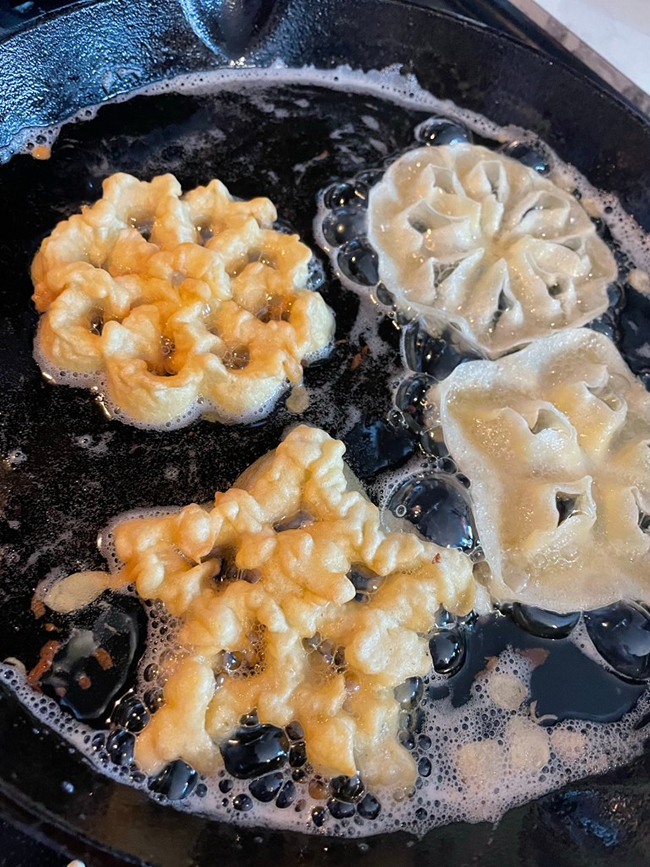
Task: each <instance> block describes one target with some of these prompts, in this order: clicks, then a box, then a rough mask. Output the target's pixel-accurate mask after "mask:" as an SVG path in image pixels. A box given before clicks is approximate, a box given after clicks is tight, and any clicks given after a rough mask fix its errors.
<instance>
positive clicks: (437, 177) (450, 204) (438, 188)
mask: <svg viewBox="0 0 650 867" xmlns="http://www.w3.org/2000/svg"><path fill="white" fill-rule="evenodd" d="M368 238H369V240H370V242H371V244H372V245H373V247H374V248H375V250H376V251H377V254H378V262H379V277H380V279H381V280H382V282H383V283H384V284H385V285H386V287H387V288H388V289H389V290H390V291H391V293H392V294H393V295H394V297H395V299H396V301H397V303H398V305H400V306H402V307H407V308H412V309H413V310H415V311H417V312H418V313H420V314H421V315H422V317H423V318H424V321H425V322H426V323H427V324H428V325H429V327H430V328H431V329H432V331H433V332H434V333H436V332H437V331H438V330H439V329H440V327H441V326H447V325H452V326H454V327H455V328H456V329H458V330H459V331H460V333H461V334H462V336H463V337H464V338H465V339H466V340H467V341H468V342H469V343H470V344H471V345H473V346H475V347H477V348H478V349H479V350H480V351H481V352H482V353H483V354H485V355H487V356H488V357H491V358H494V357H498V356H500V355H503V354H504V353H506V352H508V351H509V350H512V349H514V348H517V347H520V346H523V345H525V344H527V343H530V342H531V341H532V340H535V339H538V338H540V337H544V336H546V335H548V334H551V333H552V332H554V331H556V330H558V329H564V328H570V327H575V326H579V325H584V324H586V323H587V322H589V321H591V320H592V319H594V318H596V317H597V316H599V315H600V314H601V313H603V312H604V311H605V310H606V309H607V306H608V296H607V287H608V285H609V284H610V283H612V282H613V281H614V280H615V279H616V276H617V269H616V264H615V261H614V257H613V256H612V254H611V252H610V250H609V248H608V247H607V245H606V244H605V243H604V241H602V240H601V239H600V238H599V237H598V235H597V233H596V229H595V226H594V224H593V223H592V221H591V219H590V218H589V216H588V214H587V213H586V211H585V210H584V208H583V207H582V206H581V205H580V203H579V202H578V201H577V200H576V199H575V197H574V196H572V195H571V194H570V193H568V192H567V191H566V190H563V189H561V188H560V187H558V186H557V185H556V184H554V183H553V182H552V181H550V180H549V179H547V178H544V177H542V176H541V175H540V174H539V173H538V172H536V171H535V170H534V169H531V168H528V167H527V166H525V165H522V164H521V163H520V162H518V161H517V160H515V159H513V158H511V157H508V156H506V155H504V154H499V153H496V152H494V151H492V150H489V149H488V148H485V147H482V146H478V145H471V144H452V145H440V146H438V147H424V148H417V149H415V150H411V151H408V152H407V153H405V154H404V155H403V156H401V157H400V158H399V159H398V160H396V161H395V162H394V163H393V164H392V165H391V166H390V167H389V168H388V169H387V171H386V173H385V175H384V177H383V178H382V180H381V181H380V182H379V183H378V184H377V185H376V186H375V187H373V189H372V190H371V192H370V197H369V208H368Z"/></svg>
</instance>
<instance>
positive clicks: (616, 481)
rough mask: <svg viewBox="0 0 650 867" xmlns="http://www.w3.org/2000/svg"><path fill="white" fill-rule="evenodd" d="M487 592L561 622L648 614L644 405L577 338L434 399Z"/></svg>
mask: <svg viewBox="0 0 650 867" xmlns="http://www.w3.org/2000/svg"><path fill="white" fill-rule="evenodd" d="M437 388H438V389H439V392H438V398H439V400H440V416H441V420H442V427H443V432H444V436H445V441H446V442H447V443H448V444H449V448H450V451H451V453H452V455H453V457H454V460H455V461H456V462H457V463H458V465H459V466H460V468H461V470H462V471H463V473H465V474H466V475H467V476H468V478H469V479H470V481H471V494H472V499H473V501H474V505H475V517H476V523H477V528H478V534H479V538H480V540H481V544H482V546H483V549H484V551H485V555H486V559H487V561H488V564H489V565H490V567H491V570H492V573H493V585H492V588H491V589H492V591H493V593H494V595H495V596H497V597H498V598H500V599H517V600H519V601H522V602H526V603H529V604H532V605H537V606H540V607H543V608H549V609H552V610H559V611H572V610H576V609H580V608H583V609H588V608H595V607H597V606H600V605H606V604H608V603H610V602H613V601H615V600H617V599H621V598H626V597H627V598H632V599H640V600H643V601H645V602H650V536H649V535H648V528H649V527H650V518H649V517H648V516H649V515H650V448H649V446H650V396H649V395H648V393H647V392H646V390H645V388H644V387H643V385H642V384H641V382H639V381H638V380H637V379H636V378H635V377H634V376H633V375H632V373H631V372H630V370H629V369H628V368H627V366H626V365H625V363H624V361H623V359H622V358H621V356H620V355H619V353H618V350H617V349H616V347H615V346H614V344H613V343H612V342H611V341H610V340H609V339H608V338H607V337H605V336H603V335H602V334H598V333H596V332H594V331H591V330H589V329H587V328H579V329H575V330H570V331H566V332H564V333H562V334H555V335H552V336H551V337H547V338H545V339H543V340H538V341H536V342H535V343H533V344H532V345H531V346H529V347H527V348H526V349H524V350H522V351H521V352H519V353H516V354H515V355H511V356H509V357H507V358H503V359H500V360H499V361H473V362H469V363H468V364H463V365H461V366H460V367H458V368H456V370H455V371H454V372H453V373H452V374H451V376H450V377H449V378H448V379H446V380H445V381H443V382H442V383H441V384H440V385H439V386H438V387H437Z"/></svg>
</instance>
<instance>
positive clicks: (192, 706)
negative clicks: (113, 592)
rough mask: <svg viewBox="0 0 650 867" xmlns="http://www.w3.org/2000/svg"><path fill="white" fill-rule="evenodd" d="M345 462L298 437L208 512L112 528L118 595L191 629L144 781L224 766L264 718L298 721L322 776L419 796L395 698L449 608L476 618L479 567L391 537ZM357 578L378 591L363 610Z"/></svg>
mask: <svg viewBox="0 0 650 867" xmlns="http://www.w3.org/2000/svg"><path fill="white" fill-rule="evenodd" d="M343 453H344V446H343V444H342V443H341V442H339V441H337V440H334V439H332V438H331V437H329V436H328V435H327V434H326V433H325V432H324V431H321V430H318V429H317V428H310V427H306V426H300V427H297V428H295V429H294V430H292V431H291V432H290V433H289V435H288V436H287V437H286V438H285V440H284V441H283V442H282V443H281V444H280V445H279V446H278V447H277V449H276V450H275V451H273V452H271V453H270V454H269V455H267V456H265V457H264V458H262V459H261V460H260V461H258V462H257V463H256V464H254V465H253V466H252V467H251V468H250V469H249V470H247V471H246V473H244V475H243V476H242V477H241V478H240V479H239V480H238V481H237V482H236V486H235V487H233V488H231V489H230V490H228V491H226V492H224V493H217V494H216V495H215V499H214V504H213V505H212V506H210V507H201V506H198V505H190V506H187V507H185V508H184V509H182V510H181V511H180V512H177V513H174V514H169V515H165V516H162V517H145V518H130V519H126V520H124V521H122V522H120V523H118V524H117V525H116V527H115V544H116V553H117V555H118V557H119V558H120V560H121V561H122V562H123V563H124V567H123V569H122V570H121V572H120V573H119V575H118V576H116V577H115V579H114V581H115V583H116V584H117V585H120V584H124V583H128V582H134V583H135V587H136V590H137V592H138V594H139V595H140V596H141V597H143V598H145V599H160V600H162V601H163V602H164V603H165V605H166V607H167V609H168V610H169V611H170V612H171V613H172V614H173V615H175V616H177V617H178V618H180V621H181V624H182V626H181V629H180V633H179V644H180V647H181V648H182V650H183V651H184V653H181V656H180V661H179V662H177V664H176V667H175V668H172V670H171V673H170V676H169V679H168V680H167V683H166V685H165V687H164V699H165V705H164V706H163V707H162V708H161V709H160V710H159V711H158V712H157V713H156V714H155V715H154V716H153V718H152V720H151V722H150V723H149V724H148V726H147V727H146V729H145V730H144V731H143V732H142V734H141V735H139V737H138V739H137V742H136V759H137V761H138V763H139V764H140V765H141V766H142V767H143V768H144V769H145V770H146V771H148V772H153V771H155V770H156V769H158V768H159V767H160V766H161V765H163V764H165V763H166V762H170V761H173V760H174V759H177V758H179V757H180V758H183V759H184V760H186V761H188V762H190V763H192V764H193V765H195V766H196V767H197V768H198V769H199V770H201V771H203V772H206V773H209V772H211V771H213V770H214V769H215V768H219V767H220V766H221V764H222V757H221V752H220V748H219V745H220V744H221V743H222V742H223V741H224V740H225V739H226V738H227V737H228V736H229V734H230V733H231V732H232V731H233V729H235V728H236V727H237V725H238V720H239V719H240V717H241V716H242V714H245V713H247V712H249V711H251V710H252V709H253V708H256V709H257V714H258V717H259V719H260V721H261V722H264V723H271V724H273V725H276V726H285V725H287V724H288V723H289V722H291V721H292V720H296V719H297V720H299V721H300V723H301V724H302V726H303V728H304V731H305V740H306V746H307V755H308V758H309V760H310V762H311V763H312V765H313V766H314V768H315V769H316V770H317V771H318V772H320V773H323V774H327V775H333V774H354V773H355V771H357V770H358V771H360V772H361V773H362V774H363V775H364V778H365V779H366V780H367V781H368V782H370V783H372V784H387V785H410V784H412V783H413V781H414V779H415V765H414V762H413V759H412V757H411V755H410V753H409V752H408V751H407V750H406V749H405V748H404V747H403V746H402V745H401V744H400V743H399V742H398V740H397V732H398V717H399V712H400V706H399V703H398V702H397V700H396V699H395V697H394V695H393V690H394V687H395V686H397V685H398V684H400V683H402V682H403V681H404V680H406V679H407V678H409V677H415V676H423V675H425V674H427V672H428V671H429V669H430V667H431V659H430V656H429V649H428V642H427V639H426V637H425V636H426V633H427V632H429V631H430V630H431V629H432V628H433V626H434V624H435V615H436V612H437V611H438V608H439V606H440V605H444V606H445V607H446V608H447V609H448V610H450V611H454V612H458V613H466V612H467V611H469V610H470V609H471V608H472V605H473V603H474V588H475V585H474V581H473V577H472V571H471V566H470V561H469V559H468V558H467V557H466V556H465V555H464V554H461V553H460V552H458V551H453V550H446V549H441V548H439V547H438V546H436V545H434V544H432V543H430V542H426V541H422V540H420V539H419V538H418V537H417V536H416V535H415V534H413V533H407V532H405V533H402V532H385V531H384V530H383V528H382V526H381V523H380V513H379V510H378V509H377V507H376V506H374V505H373V504H372V503H371V502H370V501H369V500H368V499H366V497H365V496H364V495H363V494H362V493H360V492H359V490H358V489H357V487H356V486H355V485H351V484H350V481H351V478H350V473H349V470H348V469H347V468H346V467H345V464H344V462H343ZM355 575H357V576H359V575H360V576H362V579H363V580H364V581H365V582H366V583H365V585H364V586H365V587H366V589H367V588H368V586H370V585H371V586H370V589H369V590H368V593H367V594H361V595H362V596H363V597H364V600H363V601H357V599H358V597H357V599H355V596H357V590H358V587H357V586H356V585H355V583H354V582H355ZM228 660H230V662H228Z"/></svg>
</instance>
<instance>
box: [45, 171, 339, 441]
mask: <svg viewBox="0 0 650 867" xmlns="http://www.w3.org/2000/svg"><path fill="white" fill-rule="evenodd" d="M275 218H276V211H275V208H274V206H273V204H272V203H271V202H270V201H269V200H268V199H263V198H258V199H252V200H251V201H248V202H246V201H236V200H234V199H233V198H232V196H231V195H230V194H229V192H228V190H227V189H226V188H225V186H224V185H223V184H222V183H221V182H220V181H217V180H214V181H211V182H210V183H209V184H208V185H207V186H206V187H198V188H197V189H195V190H192V191H190V192H188V193H187V194H185V195H184V196H182V195H181V188H180V185H179V183H178V181H177V180H176V179H175V178H174V177H173V176H172V175H162V176H160V177H156V178H154V179H153V180H152V181H151V182H146V181H139V180H137V179H136V178H134V177H131V176H130V175H126V174H116V175H112V176H111V177H109V178H107V180H106V181H105V182H104V194H103V197H102V198H101V199H100V200H99V201H98V202H96V203H95V204H94V205H92V206H91V207H86V208H84V209H83V210H82V212H81V213H80V214H75V215H74V216H72V217H70V219H68V220H66V221H64V222H61V223H59V224H58V226H56V227H55V229H54V231H53V232H52V234H51V235H50V236H49V237H48V238H46V239H45V241H44V242H43V244H42V246H41V248H40V250H39V252H38V253H37V255H36V258H35V259H34V263H33V265H32V278H33V281H34V289H35V291H34V301H35V303H36V307H37V309H38V310H39V311H40V312H42V313H43V316H42V319H41V324H40V328H39V337H38V343H37V358H39V361H41V362H42V363H43V365H45V366H47V367H48V368H50V369H55V370H60V371H65V372H66V373H67V374H68V379H67V380H66V381H68V382H70V381H71V380H70V378H69V374H76V379H75V380H74V381H76V382H77V383H78V384H81V383H82V382H83V381H84V379H83V377H82V378H81V381H80V378H79V375H80V374H85V375H86V377H85V381H86V382H88V381H92V377H93V376H95V377H99V378H101V379H102V380H103V382H104V387H105V389H106V393H107V398H108V401H109V404H112V405H113V406H114V407H115V408H116V409H117V411H118V412H119V413H120V414H121V415H122V416H123V417H124V418H125V420H130V421H132V422H134V423H136V424H138V423H139V424H152V425H161V424H167V423H169V422H170V421H171V422H176V423H182V422H187V421H189V420H191V418H193V417H195V416H197V415H198V414H199V413H200V412H202V413H211V414H213V415H216V416H217V417H219V418H220V419H222V420H224V421H240V420H246V419H247V418H251V417H252V416H254V415H256V414H260V413H263V412H265V411H268V410H269V409H270V408H271V405H272V403H273V401H274V400H275V399H276V398H277V397H278V395H279V394H280V393H281V391H282V390H283V389H284V388H285V387H286V384H287V382H290V383H294V384H295V383H298V382H300V380H301V379H302V362H303V361H305V360H309V358H310V357H314V356H315V355H317V354H319V353H322V352H323V351H324V350H325V349H326V347H327V346H328V344H329V342H330V340H331V337H332V334H333V324H334V323H333V316H332V313H331V311H330V309H329V308H328V307H327V305H326V304H325V302H324V301H323V299H322V297H321V296H320V295H319V294H318V293H317V292H312V291H309V290H308V289H307V288H306V285H307V278H308V264H309V260H310V258H311V254H310V251H309V250H308V248H307V247H305V246H304V245H303V244H302V243H300V241H299V240H298V237H297V236H296V235H287V234H282V233H280V232H277V231H275V230H274V229H273V228H272V225H273V222H274V220H275Z"/></svg>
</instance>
